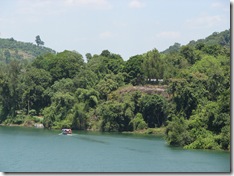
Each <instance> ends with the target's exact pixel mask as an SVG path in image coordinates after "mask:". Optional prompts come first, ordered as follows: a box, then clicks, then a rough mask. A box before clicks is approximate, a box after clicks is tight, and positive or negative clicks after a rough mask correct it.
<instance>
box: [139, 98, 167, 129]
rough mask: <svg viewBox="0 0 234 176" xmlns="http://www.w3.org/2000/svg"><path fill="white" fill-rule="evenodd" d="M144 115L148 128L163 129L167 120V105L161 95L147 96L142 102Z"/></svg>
mask: <svg viewBox="0 0 234 176" xmlns="http://www.w3.org/2000/svg"><path fill="white" fill-rule="evenodd" d="M140 112H141V113H142V115H143V117H144V120H145V122H146V123H147V124H148V127H150V128H155V127H161V126H162V125H163V124H164V123H165V122H166V119H167V103H166V100H165V99H164V98H163V97H162V96H160V95H156V94H155V95H145V96H143V97H142V98H141V101H140Z"/></svg>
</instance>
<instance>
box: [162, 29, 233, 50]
mask: <svg viewBox="0 0 234 176" xmlns="http://www.w3.org/2000/svg"><path fill="white" fill-rule="evenodd" d="M230 41H231V40H230V29H229V30H225V31H222V32H214V33H213V34H211V35H209V36H208V37H206V38H205V39H198V40H197V41H195V40H192V41H190V42H189V43H188V44H187V46H196V45H198V44H204V45H221V46H224V47H230ZM180 48H181V44H180V43H175V44H174V45H172V46H170V47H169V48H168V49H166V50H164V51H162V52H161V53H164V54H166V53H171V52H176V51H179V49H180Z"/></svg>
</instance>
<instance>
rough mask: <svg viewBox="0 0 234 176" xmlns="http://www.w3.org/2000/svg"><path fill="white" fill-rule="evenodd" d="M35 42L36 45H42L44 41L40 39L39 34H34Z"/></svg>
mask: <svg viewBox="0 0 234 176" xmlns="http://www.w3.org/2000/svg"><path fill="white" fill-rule="evenodd" d="M35 41H36V43H37V46H40V45H42V46H43V45H44V42H43V41H42V40H41V38H40V36H39V35H37V36H36V40H35Z"/></svg>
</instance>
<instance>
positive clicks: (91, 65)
mask: <svg viewBox="0 0 234 176" xmlns="http://www.w3.org/2000/svg"><path fill="white" fill-rule="evenodd" d="M7 42H9V43H10V41H7ZM12 42H14V41H12ZM14 43H15V44H16V43H17V42H14ZM229 45H230V30H227V31H224V32H221V33H213V34H212V35H210V36H208V37H207V38H205V39H203V40H199V41H197V42H196V41H194V42H193V41H191V42H190V43H189V44H188V45H185V46H180V47H179V49H178V50H175V51H174V52H168V53H160V52H158V50H157V49H152V50H150V51H146V52H145V53H142V54H141V55H135V56H132V57H130V59H129V60H127V61H125V60H123V58H122V57H121V56H120V55H119V54H115V53H112V52H110V51H108V50H104V51H102V53H100V54H94V55H93V56H92V55H91V54H87V56H88V57H87V62H84V59H83V56H82V55H80V54H79V53H78V52H72V51H66V50H65V51H63V52H61V53H55V54H54V53H50V54H46V55H43V56H40V57H37V58H35V59H33V60H32V62H29V63H28V64H22V62H18V61H16V60H13V61H10V62H9V64H0V124H1V125H12V124H13V125H24V126H33V124H35V123H42V124H43V125H44V127H45V128H48V129H61V128H71V129H75V130H98V131H105V132H141V133H143V132H145V131H147V133H154V132H156V133H157V132H164V131H165V139H166V140H167V143H168V144H169V145H173V146H182V147H184V148H186V149H212V150H229V151H230V145H231V140H230V136H231V128H230V127H231V111H230V109H231V108H230V107H231V106H230V103H231V99H230V98H231V91H230V90H231V89H230V84H231V81H230V75H231V74H230V72H231V67H230V58H231V56H230V49H231V48H230V47H228V46H229ZM21 46H22V45H21ZM29 46H30V45H29ZM31 46H33V47H34V48H41V47H38V46H35V45H31ZM5 48H7V47H5ZM41 49H43V48H41ZM44 49H45V48H44ZM8 50H10V52H13V51H14V50H13V49H9V48H8ZM21 51H25V50H23V49H22V50H21ZM26 51H27V50H26ZM26 51H25V53H26ZM27 54H28V55H31V56H32V55H33V54H32V53H29V51H28V52H27ZM34 57H35V55H34Z"/></svg>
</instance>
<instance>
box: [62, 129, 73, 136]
mask: <svg viewBox="0 0 234 176" xmlns="http://www.w3.org/2000/svg"><path fill="white" fill-rule="evenodd" d="M62 134H64V135H69V134H72V130H71V129H62Z"/></svg>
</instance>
